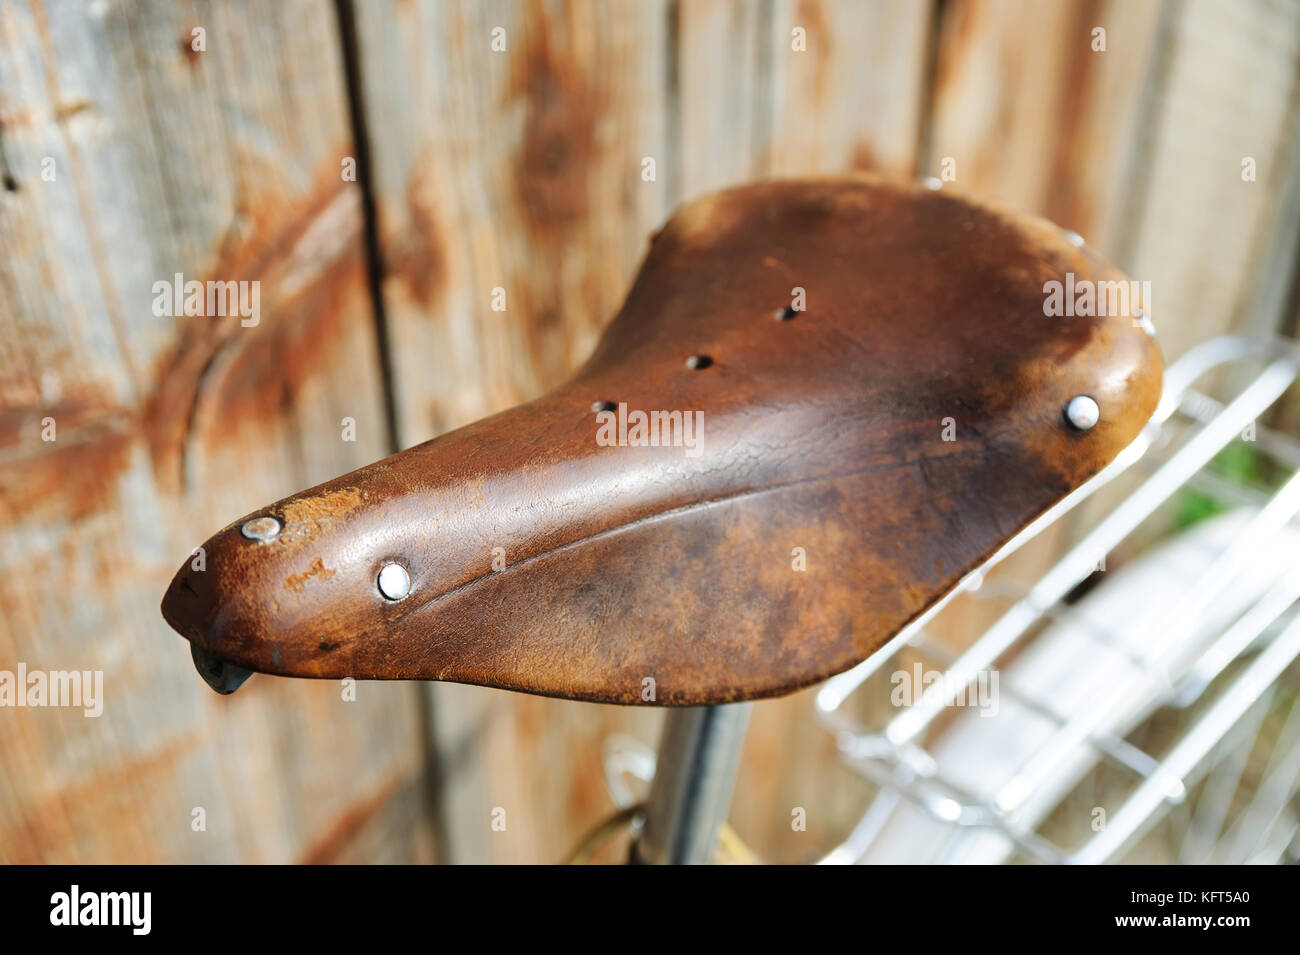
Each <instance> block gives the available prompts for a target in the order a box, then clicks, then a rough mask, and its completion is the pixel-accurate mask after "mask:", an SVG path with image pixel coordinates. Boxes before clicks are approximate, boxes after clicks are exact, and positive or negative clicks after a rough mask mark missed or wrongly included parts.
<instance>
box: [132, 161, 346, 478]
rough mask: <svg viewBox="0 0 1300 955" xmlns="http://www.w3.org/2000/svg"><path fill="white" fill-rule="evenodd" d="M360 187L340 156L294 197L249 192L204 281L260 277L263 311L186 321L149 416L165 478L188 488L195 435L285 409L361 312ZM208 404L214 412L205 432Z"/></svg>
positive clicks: (162, 369)
mask: <svg viewBox="0 0 1300 955" xmlns="http://www.w3.org/2000/svg"><path fill="white" fill-rule="evenodd" d="M346 152H347V149H346V148H343V149H340V150H339V154H340V155H344V154H346ZM256 178H257V177H250V182H251V181H252V180H255V179H256ZM358 198H359V197H358V196H357V192H356V189H355V187H354V186H353V185H351V184H349V183H345V182H342V181H341V180H340V178H339V175H338V169H337V166H336V165H334V163H333V162H332V161H330V162H327V163H326V164H325V165H324V167H323V168H322V170H321V171H320V173H319V174H318V175H317V177H316V179H315V180H314V182H313V183H312V185H311V187H310V188H309V189H308V190H307V191H306V192H305V193H304V194H302V195H301V196H298V197H296V198H294V199H292V200H290V201H285V200H284V199H283V198H282V197H281V196H280V195H279V194H278V193H276V192H274V191H268V192H265V193H261V192H258V193H252V194H250V195H249V196H248V198H247V201H246V203H245V207H244V213H245V214H246V215H247V217H248V218H249V220H250V222H251V228H250V229H249V230H248V231H247V237H246V238H243V239H240V240H236V241H235V242H233V243H231V244H230V246H229V247H228V248H226V249H225V250H223V254H222V257H221V259H220V261H219V262H218V263H217V264H216V265H215V266H214V267H213V268H212V269H211V270H210V271H209V273H208V275H207V276H205V277H204V279H202V280H215V281H223V282H228V281H241V282H242V281H248V282H258V283H259V290H260V317H259V320H258V322H257V324H256V325H255V326H248V327H245V326H244V325H242V324H241V319H240V317H239V316H226V317H210V316H197V317H188V318H181V319H179V320H178V321H179V326H180V327H179V337H178V340H177V342H176V344H175V346H174V347H173V348H172V349H171V351H170V352H169V353H168V354H166V355H165V356H164V357H163V358H162V360H161V361H160V362H159V366H158V368H157V369H156V370H155V373H154V381H156V382H157V384H156V385H155V388H154V391H153V394H152V395H151V396H150V398H149V400H148V401H147V403H146V411H145V415H144V418H145V432H146V437H147V440H148V442H149V447H150V451H151V454H152V459H153V463H154V468H155V472H156V474H157V477H158V479H159V483H160V485H162V486H163V487H164V488H166V489H168V490H177V489H179V488H180V487H181V485H182V483H183V462H184V452H185V448H186V445H187V442H188V441H191V440H206V441H215V442H221V441H223V440H229V439H232V438H234V437H237V436H238V435H239V434H240V432H241V430H242V429H243V428H244V427H245V426H246V425H248V424H249V423H250V422H254V423H256V422H261V421H265V420H274V419H279V418H281V417H282V416H283V412H284V410H285V408H287V407H291V406H292V405H293V404H294V402H295V401H296V400H297V396H298V394H299V393H300V391H301V390H302V388H303V386H304V384H306V383H307V382H308V381H310V380H311V379H312V378H313V377H314V376H315V375H316V374H317V372H318V370H319V368H320V366H321V364H322V363H323V362H324V361H325V360H326V358H327V356H328V355H330V354H331V353H332V351H333V350H334V349H335V348H336V347H337V344H338V342H339V340H340V338H341V337H342V336H343V335H344V333H345V331H346V329H347V326H348V323H349V322H350V321H352V320H353V315H352V314H351V313H350V312H349V310H348V306H349V305H350V304H351V303H355V302H358V301H362V302H364V301H365V300H366V291H365V289H366V286H367V279H366V265H365V258H364V255H363V250H362V245H361V241H360V235H361V232H360V230H361V214H360V209H359V202H358ZM322 233H324V234H322ZM201 403H208V405H209V406H210V407H211V408H213V409H214V411H215V413H213V414H211V415H208V416H206V419H205V425H206V429H205V431H204V433H203V434H202V435H197V434H193V433H192V432H193V430H194V427H195V424H196V419H197V417H198V412H199V406H200V404H201Z"/></svg>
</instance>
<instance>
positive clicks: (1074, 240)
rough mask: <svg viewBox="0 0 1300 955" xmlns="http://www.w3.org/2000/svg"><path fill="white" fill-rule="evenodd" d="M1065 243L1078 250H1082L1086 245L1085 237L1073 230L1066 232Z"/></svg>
mask: <svg viewBox="0 0 1300 955" xmlns="http://www.w3.org/2000/svg"><path fill="white" fill-rule="evenodd" d="M1065 241H1066V242H1068V243H1070V245H1072V246H1074V247H1075V248H1076V249H1082V248H1083V246H1084V244H1085V243H1084V241H1083V236H1081V235H1079V233H1077V232H1075V231H1074V230H1073V229H1066V230H1065Z"/></svg>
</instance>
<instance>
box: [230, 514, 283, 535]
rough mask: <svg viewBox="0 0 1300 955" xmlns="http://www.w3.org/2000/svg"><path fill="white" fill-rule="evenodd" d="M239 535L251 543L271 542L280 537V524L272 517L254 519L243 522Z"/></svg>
mask: <svg viewBox="0 0 1300 955" xmlns="http://www.w3.org/2000/svg"><path fill="white" fill-rule="evenodd" d="M239 533H241V534H243V535H244V536H245V537H247V538H248V539H249V540H251V541H273V540H275V539H276V538H277V537H279V536H280V522H279V521H277V520H276V519H275V518H274V517H255V518H253V519H252V520H251V521H244V526H243V527H241V528H240V529H239Z"/></svg>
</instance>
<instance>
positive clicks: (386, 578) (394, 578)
mask: <svg viewBox="0 0 1300 955" xmlns="http://www.w3.org/2000/svg"><path fill="white" fill-rule="evenodd" d="M378 583H379V592H380V593H381V594H383V595H384V596H385V597H387V598H388V599H389V600H401V599H402V598H403V597H405V596H406V595H407V594H409V593H410V592H411V575H410V574H408V573H407V572H406V568H405V567H403V566H402V565H401V564H384V566H383V567H381V568H379V580H378Z"/></svg>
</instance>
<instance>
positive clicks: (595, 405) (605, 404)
mask: <svg viewBox="0 0 1300 955" xmlns="http://www.w3.org/2000/svg"><path fill="white" fill-rule="evenodd" d="M591 410H592V411H595V412H598V413H599V412H601V411H617V410H618V405H616V404H614V402H612V401H593V402H592V403H591Z"/></svg>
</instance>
